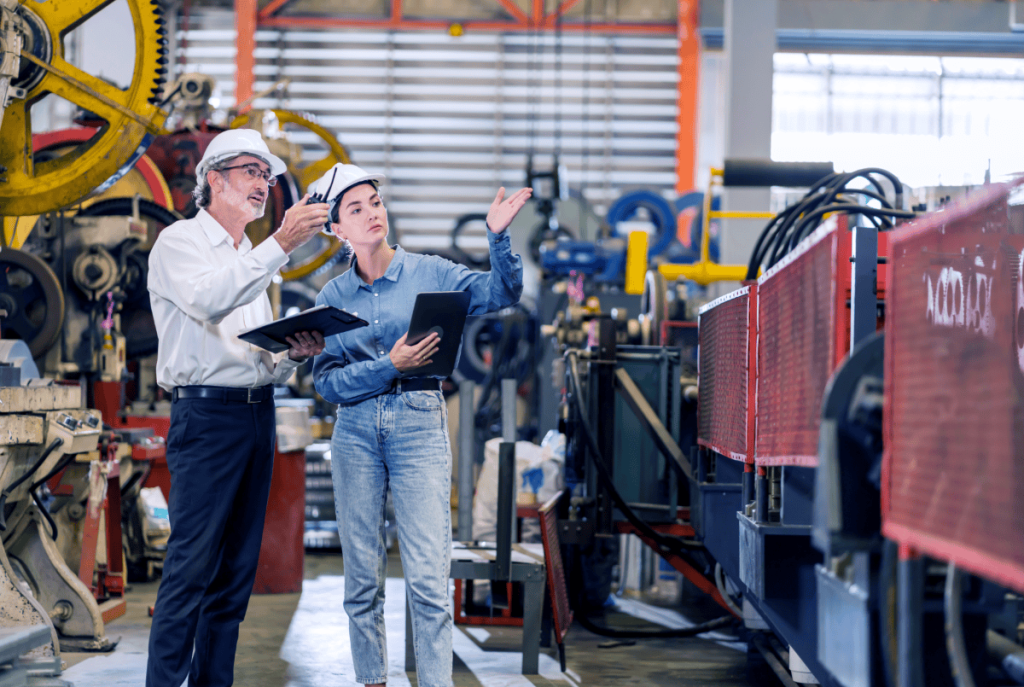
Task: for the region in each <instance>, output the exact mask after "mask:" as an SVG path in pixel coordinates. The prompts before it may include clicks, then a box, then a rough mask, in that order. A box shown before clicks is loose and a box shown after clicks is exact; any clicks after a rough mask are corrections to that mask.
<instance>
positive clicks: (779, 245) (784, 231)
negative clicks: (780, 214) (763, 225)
mask: <svg viewBox="0 0 1024 687" xmlns="http://www.w3.org/2000/svg"><path fill="white" fill-rule="evenodd" d="M827 196H828V190H827V189H826V190H824V191H819V192H817V193H814V194H809V195H807V196H804V198H803V200H801V201H800V202H799V203H797V205H796V207H795V208H794V210H793V212H792V213H791V214H790V215H789V216H788V217H787V218H786V219H785V220H784V221H783V223H782V225H781V226H780V227H779V230H778V231H777V232H776V234H775V236H774V241H772V242H771V244H770V245H768V246H765V255H764V257H762V259H761V262H762V263H763V262H765V259H764V258H765V257H766V258H767V264H769V265H774V264H775V263H776V262H777V261H778V260H779V258H781V257H782V255H784V254H785V251H784V250H783V246H785V245H787V244H788V243H789V239H790V237H791V236H792V232H793V230H794V227H795V226H796V225H797V224H799V222H800V218H801V217H803V216H804V215H806V214H807V213H808V212H811V211H812V210H813V209H815V208H818V207H820V206H821V204H822V203H823V202H825V198H827ZM759 264H760V263H759Z"/></svg>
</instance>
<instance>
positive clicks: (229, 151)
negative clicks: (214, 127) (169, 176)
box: [196, 129, 288, 181]
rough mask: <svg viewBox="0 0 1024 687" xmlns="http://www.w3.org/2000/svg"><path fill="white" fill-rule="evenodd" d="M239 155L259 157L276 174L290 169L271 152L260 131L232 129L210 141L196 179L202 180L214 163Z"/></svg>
mask: <svg viewBox="0 0 1024 687" xmlns="http://www.w3.org/2000/svg"><path fill="white" fill-rule="evenodd" d="M239 155H251V156H253V157H258V158H259V159H261V160H263V161H264V162H266V163H267V164H268V165H270V173H271V174H273V175H274V176H277V175H278V174H284V172H285V171H286V170H287V169H288V167H287V166H286V165H285V164H284V160H282V159H281V158H279V157H278V156H276V155H274V154H273V153H271V152H270V148H268V147H267V143H266V141H264V140H263V136H261V135H260V132H258V131H253V130H252V129H232V130H230V131H224V132H221V133H219V134H217V135H216V136H215V137H214V138H213V140H212V141H210V145H208V146H206V152H205V153H204V154H203V159H202V160H200V161H199V164H198V165H196V179H198V180H199V181H202V179H203V178H204V177H205V176H206V172H207V171H209V169H210V167H211V166H212V165H215V164H217V163H218V162H223V161H224V160H230V159H231V158H233V157H238V156H239Z"/></svg>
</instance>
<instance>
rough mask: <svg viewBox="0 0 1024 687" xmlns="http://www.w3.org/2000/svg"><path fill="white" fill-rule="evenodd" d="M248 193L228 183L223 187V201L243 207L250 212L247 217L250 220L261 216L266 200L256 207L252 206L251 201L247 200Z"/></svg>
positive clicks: (265, 206) (233, 205)
mask: <svg viewBox="0 0 1024 687" xmlns="http://www.w3.org/2000/svg"><path fill="white" fill-rule="evenodd" d="M249 195H251V194H246V193H243V192H241V191H239V190H237V189H235V188H234V187H232V186H230V185H229V186H226V187H225V189H224V202H226V203H227V204H228V205H230V206H232V207H236V208H244V209H245V210H246V211H247V212H249V213H251V214H252V217H251V218H250V219H249V221H250V222H252V221H254V220H257V219H259V218H260V217H262V216H263V214H264V212H266V209H267V201H266V200H264V201H263V202H262V203H260V204H259V206H258V207H253V204H252V202H251V201H250V200H249Z"/></svg>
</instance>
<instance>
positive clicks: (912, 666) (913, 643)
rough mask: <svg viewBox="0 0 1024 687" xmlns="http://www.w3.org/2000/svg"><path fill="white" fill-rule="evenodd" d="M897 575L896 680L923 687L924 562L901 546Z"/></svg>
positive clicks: (904, 686)
mask: <svg viewBox="0 0 1024 687" xmlns="http://www.w3.org/2000/svg"><path fill="white" fill-rule="evenodd" d="M896 575H897V590H896V596H897V604H898V606H897V620H896V623H897V627H896V632H897V644H898V646H899V648H900V651H899V659H898V666H897V680H898V684H899V685H900V687H924V662H923V659H924V641H923V638H922V634H923V632H922V630H923V628H922V625H923V622H924V559H922V558H920V557H919V556H915V555H913V554H912V553H911V552H910V551H908V550H906V549H905V548H904V547H903V546H902V545H901V546H900V559H899V563H898V564H897V572H896Z"/></svg>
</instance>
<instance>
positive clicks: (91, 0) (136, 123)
mask: <svg viewBox="0 0 1024 687" xmlns="http://www.w3.org/2000/svg"><path fill="white" fill-rule="evenodd" d="M112 2H114V0H46V2H29V3H26V4H22V5H20V6H19V7H18V17H19V20H20V21H21V24H22V27H23V33H24V35H25V39H26V40H25V47H24V49H23V50H22V63H21V73H20V74H19V77H18V80H17V82H15V83H14V84H13V85H14V86H17V87H19V88H24V89H26V90H27V94H26V95H25V97H24V98H23V99H15V100H12V101H11V103H10V104H9V105H8V106H7V108H6V109H5V111H4V116H3V126H2V127H0V165H2V166H3V168H4V169H3V170H2V175H0V215H22V216H24V215H38V214H42V213H44V212H47V211H49V210H54V209H57V208H62V207H67V206H69V205H72V204H74V203H76V202H78V201H79V200H81V199H82V198H84V197H85V196H86V195H88V194H89V193H92V192H93V191H96V190H103V189H104V188H105V185H107V184H112V183H113V182H114V181H116V180H117V179H119V178H120V177H121V176H122V175H123V174H124V173H126V172H127V171H128V170H129V169H131V167H132V165H134V163H135V161H136V160H138V158H139V157H140V156H141V155H142V154H143V153H144V152H145V150H146V148H147V147H148V145H149V143H150V141H152V138H153V136H154V135H156V134H158V133H160V131H161V126H162V125H163V122H164V120H165V118H166V116H167V113H165V112H164V111H163V110H162V109H160V107H158V105H157V103H158V101H159V93H160V89H161V86H162V84H163V81H164V77H165V75H166V73H167V62H168V60H167V47H166V43H167V40H166V31H165V28H164V25H165V22H164V18H163V13H162V10H161V9H160V6H159V4H158V1H157V0H127V2H128V6H129V8H130V10H131V14H132V20H133V22H134V25H135V69H134V72H133V75H132V83H131V84H130V85H129V86H128V88H127V89H125V90H123V91H122V90H121V89H120V88H118V87H116V86H113V85H110V84H108V83H106V82H105V81H103V80H102V79H99V78H97V77H95V76H93V75H91V74H88V73H86V72H84V71H82V70H81V69H79V68H77V67H74V66H72V65H71V64H70V63H68V62H67V60H65V59H64V37H65V35H66V34H67V33H69V32H70V31H72V30H74V29H75V28H77V27H79V26H81V25H82V24H83V23H85V22H86V21H87V20H89V19H90V18H92V17H93V16H94V15H95V14H96V13H97V12H99V11H100V10H101V9H103V8H104V7H106V6H107V5H109V4H110V3H112ZM50 93H52V94H54V95H56V96H59V97H61V98H63V99H65V100H68V101H70V102H72V103H74V104H76V105H78V106H79V107H81V108H82V109H84V110H88V111H90V112H92V113H94V114H96V115H97V116H99V117H101V118H102V119H104V120H105V121H106V124H105V125H104V126H103V127H101V128H99V129H98V130H97V133H96V135H95V136H93V137H92V138H91V139H90V140H88V141H86V142H84V143H81V144H79V145H77V146H75V148H74V149H73V150H72V151H71V152H70V153H68V154H67V155H64V156H62V157H57V158H54V159H51V160H47V161H45V162H36V161H35V160H34V155H33V148H32V125H31V118H30V116H29V111H30V109H31V107H32V105H33V104H34V103H36V102H38V101H39V100H41V99H42V98H43V97H45V96H46V95H47V94H50Z"/></svg>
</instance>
